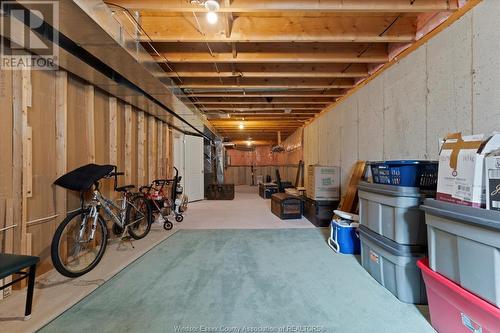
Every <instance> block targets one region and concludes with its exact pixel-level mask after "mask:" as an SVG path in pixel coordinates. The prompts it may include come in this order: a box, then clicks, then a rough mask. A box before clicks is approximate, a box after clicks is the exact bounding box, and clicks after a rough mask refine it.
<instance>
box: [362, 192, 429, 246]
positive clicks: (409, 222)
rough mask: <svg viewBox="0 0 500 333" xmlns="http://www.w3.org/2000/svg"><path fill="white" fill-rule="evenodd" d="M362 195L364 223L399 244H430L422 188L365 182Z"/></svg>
mask: <svg viewBox="0 0 500 333" xmlns="http://www.w3.org/2000/svg"><path fill="white" fill-rule="evenodd" d="M358 197H359V215H360V221H359V222H360V223H361V224H362V225H365V226H367V227H368V228H370V229H371V230H373V231H375V232H376V233H378V234H380V235H382V236H385V237H387V238H389V239H391V240H393V241H395V242H397V243H399V244H406V245H426V244H427V229H426V226H425V216H424V213H423V212H422V211H421V210H420V209H419V207H420V205H421V204H422V202H423V200H424V198H425V197H424V195H423V194H421V193H420V190H419V188H417V187H406V186H394V185H383V184H371V183H367V182H361V183H360V184H359V185H358Z"/></svg>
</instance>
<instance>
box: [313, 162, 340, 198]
mask: <svg viewBox="0 0 500 333" xmlns="http://www.w3.org/2000/svg"><path fill="white" fill-rule="evenodd" d="M307 176H308V182H307V189H306V193H307V197H308V198H310V199H313V200H338V199H340V167H336V166H320V165H309V166H308V170H307Z"/></svg>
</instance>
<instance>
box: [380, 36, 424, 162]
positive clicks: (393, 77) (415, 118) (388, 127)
mask: <svg viewBox="0 0 500 333" xmlns="http://www.w3.org/2000/svg"><path fill="white" fill-rule="evenodd" d="M426 51H427V46H426V45H424V46H422V47H420V48H419V49H417V50H416V51H415V52H413V53H412V54H411V55H409V56H408V57H406V58H403V59H402V60H401V62H400V63H399V64H397V65H395V66H392V67H391V68H389V69H388V70H387V71H386V72H385V75H384V77H383V82H384V83H383V84H384V104H385V109H384V119H385V122H384V123H385V127H384V133H385V135H384V150H385V151H384V154H385V156H384V159H388V160H390V159H422V158H425V157H426V119H425V117H426V95H427V85H426V84H427V78H426ZM378 79H380V78H378Z"/></svg>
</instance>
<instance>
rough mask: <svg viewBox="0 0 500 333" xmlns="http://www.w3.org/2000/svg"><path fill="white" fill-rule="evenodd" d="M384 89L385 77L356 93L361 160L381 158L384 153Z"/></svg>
mask: <svg viewBox="0 0 500 333" xmlns="http://www.w3.org/2000/svg"><path fill="white" fill-rule="evenodd" d="M382 75H384V74H382ZM383 90H384V86H383V79H381V78H379V79H378V80H373V81H371V82H370V83H368V84H367V85H366V87H365V88H364V89H361V90H359V91H358V92H356V94H355V95H354V96H355V97H356V98H357V100H358V115H359V159H361V160H366V161H377V160H381V159H382V158H383V155H384V94H383V93H382V92H383ZM354 96H353V97H354Z"/></svg>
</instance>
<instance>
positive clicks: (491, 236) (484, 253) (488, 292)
mask: <svg viewBox="0 0 500 333" xmlns="http://www.w3.org/2000/svg"><path fill="white" fill-rule="evenodd" d="M422 209H423V210H424V211H425V219H426V221H425V222H426V223H427V231H428V238H429V263H430V267H431V269H432V270H434V271H436V272H438V273H440V274H442V275H444V276H446V277H447V278H449V279H450V280H452V281H454V282H456V283H458V284H459V285H461V286H462V287H464V288H465V289H467V290H469V291H471V292H472V293H474V294H476V295H478V296H479V297H481V298H483V299H485V300H487V301H488V302H491V303H492V304H494V305H496V306H497V307H500V212H498V211H492V210H486V209H480V208H472V207H467V206H462V205H457V204H453V203H448V202H443V201H437V200H431V199H428V200H425V202H424V205H423V206H422ZM499 330H500V329H499Z"/></svg>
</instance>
